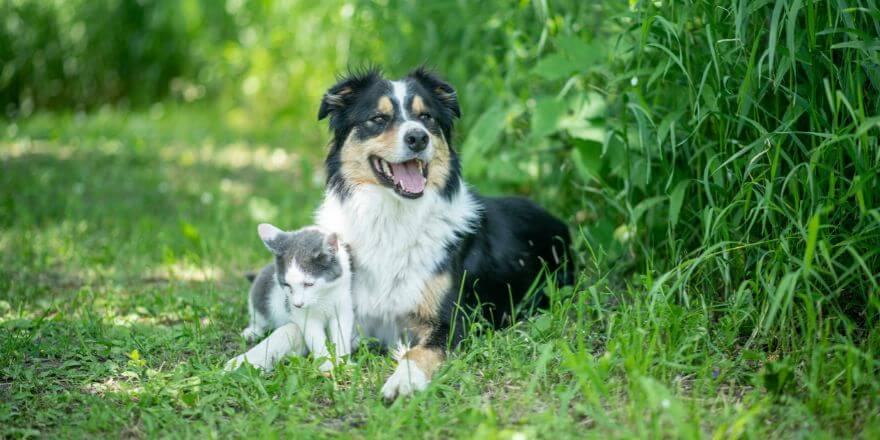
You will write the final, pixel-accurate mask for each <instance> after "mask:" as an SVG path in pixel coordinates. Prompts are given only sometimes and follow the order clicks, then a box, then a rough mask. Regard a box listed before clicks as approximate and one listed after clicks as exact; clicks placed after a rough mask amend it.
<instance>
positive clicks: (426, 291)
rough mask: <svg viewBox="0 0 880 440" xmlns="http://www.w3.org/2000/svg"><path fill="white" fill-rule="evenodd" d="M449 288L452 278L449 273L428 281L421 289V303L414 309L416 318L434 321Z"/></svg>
mask: <svg viewBox="0 0 880 440" xmlns="http://www.w3.org/2000/svg"><path fill="white" fill-rule="evenodd" d="M451 287H452V277H451V276H450V275H449V273H446V272H444V273H442V274H439V275H436V276H434V277H433V278H431V279H429V280H428V282H427V283H425V287H423V288H422V301H421V302H420V303H419V306H418V308H417V309H416V316H418V317H419V318H421V319H425V320H434V319H436V318H437V315H439V313H440V306H441V305H442V304H443V299H444V298H446V295H448V294H449V291H450V288H451Z"/></svg>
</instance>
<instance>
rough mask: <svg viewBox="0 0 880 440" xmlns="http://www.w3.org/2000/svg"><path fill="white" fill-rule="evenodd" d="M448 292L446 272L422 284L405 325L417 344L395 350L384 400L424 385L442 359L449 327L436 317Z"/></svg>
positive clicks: (449, 289) (425, 386) (383, 390)
mask: <svg viewBox="0 0 880 440" xmlns="http://www.w3.org/2000/svg"><path fill="white" fill-rule="evenodd" d="M452 294H453V292H452V289H451V278H450V275H449V274H448V273H441V274H438V275H436V276H435V277H434V278H432V279H431V280H429V281H428V282H427V283H425V287H424V288H423V289H422V303H421V304H420V305H419V307H418V309H417V310H416V312H415V313H413V314H412V315H411V316H410V317H409V326H408V327H409V329H410V330H411V331H412V332H413V333H414V334H415V335H416V337H417V338H418V343H417V344H416V345H415V346H413V347H412V348H409V349H406V350H405V351H403V352H402V353H398V363H397V368H396V369H395V370H394V374H392V375H391V377H389V378H388V380H387V381H386V382H385V385H384V386H382V395H383V396H384V397H385V400H394V399H395V398H397V397H400V396H408V395H410V394H412V393H414V392H416V391H422V390H424V389H425V388H427V386H428V382H430V381H431V377H432V376H433V375H434V373H435V372H436V371H437V369H438V368H439V367H440V364H441V363H442V362H443V359H445V358H446V343H447V341H448V340H449V333H450V328H449V324H448V322H447V321H446V319H443V318H441V317H440V316H441V308H442V307H443V306H444V304H450V302H449V301H447V299H448V298H449V295H452ZM447 315H448V314H447Z"/></svg>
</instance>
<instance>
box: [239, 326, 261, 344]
mask: <svg viewBox="0 0 880 440" xmlns="http://www.w3.org/2000/svg"><path fill="white" fill-rule="evenodd" d="M262 335H263V332H261V331H260V330H259V329H257V328H254V327H253V326H248V327H247V328H246V329H244V330H242V331H241V337H242V338H244V339H245V340H246V341H248V342H254V341H256V340H257V338H259V337H260V336H262Z"/></svg>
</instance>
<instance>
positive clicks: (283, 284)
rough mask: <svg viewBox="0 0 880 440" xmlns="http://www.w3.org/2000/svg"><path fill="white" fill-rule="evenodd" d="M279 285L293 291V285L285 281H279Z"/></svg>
mask: <svg viewBox="0 0 880 440" xmlns="http://www.w3.org/2000/svg"><path fill="white" fill-rule="evenodd" d="M281 287H284V288H285V289H287V290H290V291H293V286H291V285H290V284H287V283H281Z"/></svg>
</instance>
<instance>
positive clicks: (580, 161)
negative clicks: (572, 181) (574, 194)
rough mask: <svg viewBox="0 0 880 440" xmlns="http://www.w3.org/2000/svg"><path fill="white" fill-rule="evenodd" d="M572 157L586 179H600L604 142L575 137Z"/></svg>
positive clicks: (579, 171)
mask: <svg viewBox="0 0 880 440" xmlns="http://www.w3.org/2000/svg"><path fill="white" fill-rule="evenodd" d="M573 146H574V150H573V151H572V152H571V158H572V161H573V162H574V167H575V169H576V170H577V172H578V174H580V176H581V178H582V179H583V180H584V181H587V182H589V181H592V180H599V176H600V173H601V170H602V144H601V143H599V142H596V141H591V140H588V139H574V140H573Z"/></svg>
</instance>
